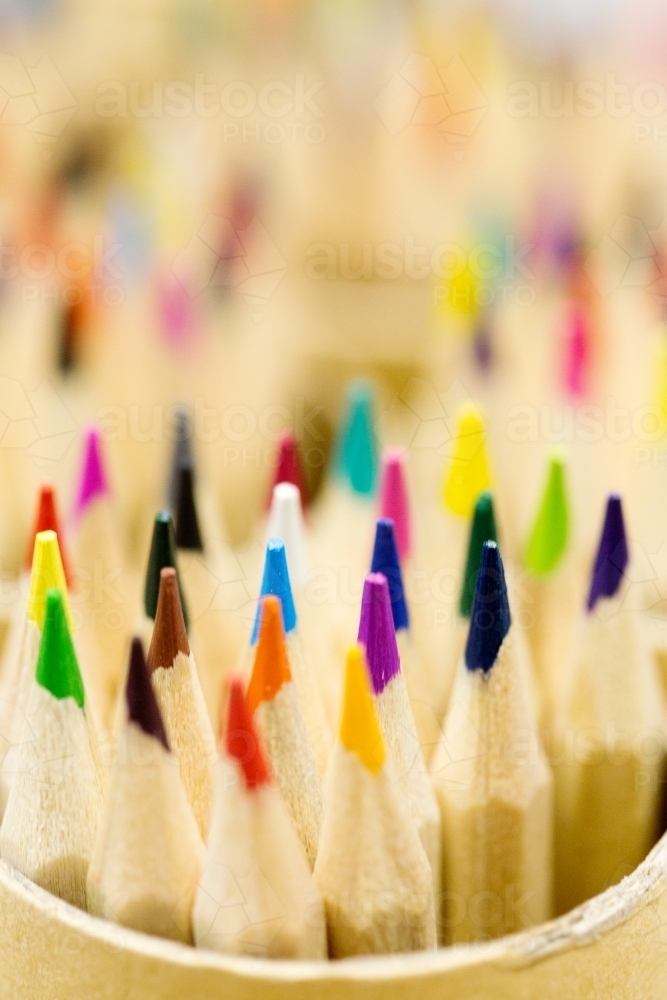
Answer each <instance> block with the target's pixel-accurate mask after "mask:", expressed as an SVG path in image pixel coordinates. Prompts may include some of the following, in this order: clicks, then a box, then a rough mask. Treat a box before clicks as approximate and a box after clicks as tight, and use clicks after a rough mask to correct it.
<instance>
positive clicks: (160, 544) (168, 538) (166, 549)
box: [144, 510, 189, 628]
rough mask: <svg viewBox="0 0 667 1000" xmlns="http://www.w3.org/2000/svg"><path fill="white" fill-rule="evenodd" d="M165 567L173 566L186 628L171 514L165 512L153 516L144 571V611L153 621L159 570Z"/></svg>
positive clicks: (186, 613)
mask: <svg viewBox="0 0 667 1000" xmlns="http://www.w3.org/2000/svg"><path fill="white" fill-rule="evenodd" d="M165 566H173V568H174V569H175V570H176V577H177V579H178V592H179V594H180V598H181V607H182V608H183V618H184V620H185V627H186V628H187V627H188V624H189V619H188V610H187V606H186V603H185V595H184V594H183V588H182V586H181V579H180V576H179V574H178V564H177V562H176V538H175V536H174V522H173V521H172V518H171V514H169V513H168V512H167V511H166V510H162V511H160V513H159V514H156V515H155V524H154V525H153V539H152V541H151V551H150V555H149V556H148V568H147V569H146V585H145V588H144V610H145V612H146V615H147V616H148V617H149V618H152V619H153V621H155V613H156V611H157V599H158V595H159V593H160V570H162V569H164V567H165Z"/></svg>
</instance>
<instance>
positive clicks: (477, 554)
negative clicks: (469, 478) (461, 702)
mask: <svg viewBox="0 0 667 1000" xmlns="http://www.w3.org/2000/svg"><path fill="white" fill-rule="evenodd" d="M488 541H491V542H497V541H498V531H497V528H496V519H495V513H494V509H493V493H492V492H491V491H490V490H484V492H483V493H480V495H479V496H478V498H477V500H476V502H475V508H474V510H473V515H472V521H471V523H470V533H469V535H468V549H467V553H466V558H465V564H464V568H463V576H462V578H461V587H460V591H459V601H458V606H457V608H456V611H455V612H454V614H453V615H452V619H453V620H452V626H451V628H450V629H449V630H448V631H447V638H446V641H445V643H444V644H443V645H444V657H443V662H442V663H441V669H440V671H439V673H438V675H437V680H436V691H435V703H436V706H437V712H438V715H439V718H443V717H444V715H445V714H446V712H447V706H448V704H449V699H450V696H451V691H452V686H453V684H454V680H455V678H456V672H457V670H458V666H459V663H460V662H461V657H462V655H463V650H464V649H465V644H466V640H467V638H468V631H469V628H470V615H471V612H472V605H473V599H474V596H475V587H476V585H477V576H478V574H479V563H480V559H481V558H482V547H483V545H484V542H488Z"/></svg>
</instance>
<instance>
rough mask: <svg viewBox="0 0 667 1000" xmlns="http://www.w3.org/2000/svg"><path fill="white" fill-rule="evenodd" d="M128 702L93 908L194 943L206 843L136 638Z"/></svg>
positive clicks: (94, 877) (95, 860) (93, 874)
mask: <svg viewBox="0 0 667 1000" xmlns="http://www.w3.org/2000/svg"><path fill="white" fill-rule="evenodd" d="M124 707H125V720H124V722H123V724H122V725H121V728H120V732H119V734H118V751H117V756H116V759H115V760H114V762H113V765H112V768H111V773H110V776H109V784H108V788H107V793H106V799H105V803H104V809H103V813H102V820H101V822H100V827H99V830H98V834H97V839H96V842H95V847H94V850H93V856H92V859H91V862H90V868H89V869H88V882H87V895H88V907H89V909H90V912H91V913H94V914H96V915H97V916H101V917H105V918H106V919H107V920H112V921H114V922H115V923H118V924H122V925H124V926H125V927H131V928H133V929H134V930H138V931H144V932H145V933H147V934H156V935H158V936H159V937H166V938H171V939H173V940H175V941H183V942H187V943H189V942H191V941H192V924H191V912H192V904H193V900H194V894H195V890H196V888H197V880H198V879H199V875H200V873H201V867H202V863H203V857H204V845H203V842H202V839H201V837H200V835H199V831H198V829H197V823H196V821H195V818H194V816H193V814H192V810H191V809H190V805H189V803H188V799H187V796H186V794H185V789H184V788H183V784H182V782H181V778H180V774H179V768H178V761H177V759H176V757H175V756H174V755H173V754H172V752H171V750H170V749H169V743H168V742H167V736H166V733H165V730H164V725H163V723H162V717H161V715H160V709H159V708H158V704H157V701H156V700H155V695H154V694H153V688H152V687H151V683H150V679H149V676H148V671H147V669H146V661H145V659H144V653H143V649H142V645H141V640H139V639H134V640H133V641H132V649H131V653H130V663H129V670H128V675H127V685H126V688H125V706H124Z"/></svg>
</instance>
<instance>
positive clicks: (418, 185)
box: [0, 0, 667, 604]
mask: <svg viewBox="0 0 667 1000" xmlns="http://www.w3.org/2000/svg"><path fill="white" fill-rule="evenodd" d="M666 167H667V10H666V9H665V7H664V5H662V4H660V3H659V2H658V0H640V2H633V3H630V2H628V0H612V2H609V0H578V2H573V0H550V2H549V3H545V2H542V0H495V2H492V0H489V2H486V3H484V2H479V3H474V2H458V3H452V2H450V3H442V2H438V0H424V2H405V0H403V2H399V0H375V2H367V0H356V2H351V0H337V2H331V0H301V2H299V0H261V2H260V0H248V2H245V3H234V2H231V3H227V4H220V3H218V2H213V0H133V2H132V3H130V2H127V0H116V2H108V0H94V2H88V3H82V2H80V0H2V2H1V3H0V241H1V246H2V259H1V264H0V266H1V273H0V375H1V376H2V379H1V381H0V434H1V435H2V436H1V437H0V558H1V560H2V567H3V571H6V572H10V571H15V570H16V569H17V567H18V566H19V565H20V564H21V562H22V560H23V558H24V551H25V544H26V539H27V536H28V530H29V524H30V520H31V518H32V504H31V503H28V502H27V501H26V498H27V497H33V496H34V495H35V490H36V488H37V484H38V483H39V482H40V481H41V480H42V479H43V478H44V476H49V477H51V478H53V479H54V480H55V481H56V483H57V484H58V485H59V486H60V487H61V488H62V493H63V495H64V497H65V506H67V505H68V504H69V500H70V498H71V495H72V483H73V480H74V472H73V470H74V468H75V467H76V466H77V463H78V462H79V461H80V451H81V446H80V441H81V434H80V432H81V428H82V427H83V425H84V424H85V423H87V422H89V421H91V420H95V421H97V422H99V423H100V424H101V425H102V428H103V431H104V439H105V443H106V447H107V454H108V456H109V461H110V465H111V471H112V479H113V482H114V489H115V492H116V497H117V502H118V505H119V508H120V512H121V524H122V526H123V532H124V542H125V545H126V547H127V551H128V552H129V553H130V554H131V555H132V556H133V557H135V558H136V559H137V562H140V561H141V560H142V559H143V558H144V556H145V550H146V545H147V537H148V533H149V532H150V519H151V515H152V513H153V512H154V510H155V509H157V508H158V507H159V506H160V505H161V503H162V499H161V498H162V496H163V493H164V484H165V481H166V475H167V472H166V470H167V466H168V457H167V456H168V454H169V452H170V450H171V447H172V440H171V436H170V428H171V426H172V424H173V406H174V405H175V404H177V403H186V404H187V405H188V406H189V407H190V408H191V410H192V413H193V421H194V423H193V426H194V437H195V447H196V450H197V453H198V462H199V464H200V467H201V469H202V475H203V476H204V477H206V479H207V481H208V482H209V484H210V485H211V487H212V493H213V495H214V496H215V498H216V504H217V505H218V508H219V516H220V518H221V522H222V523H223V525H224V531H225V533H226V536H227V538H228V539H229V541H230V542H231V543H232V544H233V545H234V546H235V547H237V548H238V549H239V550H242V549H243V547H244V546H247V545H249V544H250V543H251V541H252V538H253V533H254V531H255V526H256V524H257V519H258V517H259V516H260V515H261V513H262V511H263V510H264V508H265V504H266V495H267V490H268V488H269V481H270V478H271V467H272V464H273V462H274V460H275V450H276V442H277V440H278V439H279V437H280V435H281V434H282V433H283V432H284V431H286V430H292V431H294V433H295V434H296V436H297V438H298V439H299V441H300V443H301V447H302V453H303V458H304V464H305V467H306V475H307V478H308V480H309V484H310V487H311V490H312V491H313V492H316V491H317V489H318V487H319V485H320V484H321V481H322V477H323V473H324V471H325V469H326V466H327V462H328V457H329V453H330V448H331V441H332V438H333V436H334V429H335V427H336V426H337V424H338V422H339V420H340V416H341V412H342V408H343V405H344V386H345V384H346V382H347V381H348V380H349V379H350V378H351V377H353V376H357V375H366V376H370V377H371V378H372V379H373V382H374V385H375V387H376V393H377V395H376V402H375V411H376V419H377V430H378V435H379V437H380V439H381V441H382V442H383V443H385V444H387V443H391V444H401V445H403V446H405V447H406V448H408V449H409V450H410V455H411V460H412V462H413V466H414V468H413V472H412V474H413V477H414V481H415V485H416V488H418V489H421V488H423V489H424V490H430V491H432V493H433V496H434V497H435V496H436V494H437V490H438V482H439V479H440V476H441V472H442V468H443V466H444V464H445V462H446V460H447V449H448V446H449V443H450V442H451V439H452V432H453V420H454V414H455V410H456V406H457V405H458V404H459V403H460V402H461V401H462V400H465V399H474V400H476V401H479V402H480V403H481V405H482V406H483V407H484V409H485V411H486V413H487V416H488V418H489V429H490V436H491V445H492V455H493V460H494V466H495V469H496V475H497V480H498V485H499V495H500V496H501V499H500V501H499V502H500V504H501V506H502V505H503V504H504V506H505V509H506V510H508V511H510V512H511V516H508V517H506V523H507V525H508V528H507V532H506V535H507V537H506V540H505V542H506V547H507V550H508V553H509V554H510V556H511V554H512V551H515V552H517V551H518V550H519V548H520V544H521V541H522V539H523V538H524V537H525V531H526V526H527V523H528V519H529V518H530V516H531V513H532V512H533V511H534V508H535V504H536V499H537V496H538V492H539V487H540V483H541V481H542V477H543V474H544V468H545V465H544V461H545V459H544V456H545V454H546V451H547V449H548V448H549V447H550V446H551V445H552V444H554V443H561V444H564V445H565V446H566V447H567V448H568V450H569V453H570V460H571V465H572V490H573V494H574V499H575V510H576V527H577V531H578V533H579V535H580V537H581V539H582V546H583V549H584V550H585V551H586V552H590V551H591V550H592V548H593V546H594V544H595V539H596V536H597V531H598V530H599V523H600V517H601V511H602V502H603V497H604V495H605V494H606V492H607V491H608V490H609V489H610V488H612V487H613V488H616V489H621V490H623V492H624V494H625V495H626V497H627V513H628V518H629V521H630V525H631V534H632V536H633V537H634V538H635V539H636V542H637V546H636V548H637V550H638V551H639V552H640V555H641V559H640V560H639V561H640V562H641V566H642V568H641V569H640V570H638V572H639V573H640V575H641V574H643V576H641V581H646V580H657V579H658V578H660V577H661V575H664V577H665V579H667V553H665V552H663V548H664V544H663V543H664V539H663V537H662V535H663V532H662V520H661V518H660V517H659V516H656V510H657V511H658V512H659V510H660V506H661V504H662V496H664V495H665V494H664V483H662V482H661V480H662V477H664V471H663V470H664V468H665V462H664V461H663V459H664V458H665V455H664V454H663V451H662V449H661V441H662V440H663V438H664V433H665V420H666V419H667V416H666V414H665V411H664V409H663V408H662V400H663V398H664V387H663V385H662V381H661V380H662V378H663V376H662V371H663V367H664V365H663V361H662V356H663V354H662V352H663V347H664V345H663V337H664V334H663V330H662V326H661V321H662V313H663V308H664V293H665V288H667V285H665V274H666V273H667V260H666V259H665V251H666V250H667V244H666V237H667V218H666V217H667V180H666V178H667V170H666ZM661 394H662V395H661ZM665 409H667V406H666V407H665ZM656 484H658V485H656ZM660 489H663V493H662V494H661V493H660ZM661 560H662V561H663V562H664V563H665V568H664V573H663V571H662V570H661V569H660V565H661ZM641 581H640V582H641ZM659 599H661V595H660V594H658V593H657V592H656V594H655V595H654V597H653V602H654V603H656V604H657V602H658V601H659Z"/></svg>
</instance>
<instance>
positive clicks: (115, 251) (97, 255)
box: [0, 235, 123, 305]
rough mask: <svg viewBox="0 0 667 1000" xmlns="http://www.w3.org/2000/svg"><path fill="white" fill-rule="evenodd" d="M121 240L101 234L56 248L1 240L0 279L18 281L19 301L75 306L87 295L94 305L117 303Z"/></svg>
mask: <svg viewBox="0 0 667 1000" xmlns="http://www.w3.org/2000/svg"><path fill="white" fill-rule="evenodd" d="M122 251H123V247H122V245H121V244H120V243H111V244H108V243H107V242H106V240H105V238H104V237H103V236H101V235H96V236H94V237H93V239H92V241H91V242H90V243H84V242H82V241H71V242H69V243H63V244H62V245H61V246H59V247H53V246H50V245H49V244H47V243H38V242H35V243H28V244H26V245H25V246H23V247H20V248H19V247H16V246H13V245H12V244H8V243H6V242H5V241H4V240H2V239H0V282H18V283H20V286H21V297H22V300H23V301H24V302H25V303H27V302H31V301H43V302H60V303H61V304H63V305H77V304H79V303H80V302H81V301H82V300H83V294H84V293H83V290H82V286H83V283H84V282H85V285H86V296H87V298H88V300H89V301H91V302H92V303H96V304H104V305H116V304H118V303H119V302H121V301H122V299H123V287H122V282H123V272H122V269H121V267H120V261H119V260H118V258H119V256H120V255H122Z"/></svg>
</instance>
